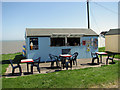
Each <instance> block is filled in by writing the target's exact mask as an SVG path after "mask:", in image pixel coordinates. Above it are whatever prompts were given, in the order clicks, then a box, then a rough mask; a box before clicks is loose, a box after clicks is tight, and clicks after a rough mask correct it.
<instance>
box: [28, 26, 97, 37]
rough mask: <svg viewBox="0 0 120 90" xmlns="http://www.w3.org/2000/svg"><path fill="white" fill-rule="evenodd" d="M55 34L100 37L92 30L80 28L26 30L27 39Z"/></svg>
mask: <svg viewBox="0 0 120 90" xmlns="http://www.w3.org/2000/svg"><path fill="white" fill-rule="evenodd" d="M55 34H61V35H65V34H66V35H67V34H69V35H75V34H76V35H78V34H79V35H86V36H98V34H97V33H96V32H94V31H93V30H92V29H80V28H26V36H27V37H32V36H34V37H38V36H51V35H55Z"/></svg>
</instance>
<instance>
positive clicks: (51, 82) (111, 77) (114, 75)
mask: <svg viewBox="0 0 120 90" xmlns="http://www.w3.org/2000/svg"><path fill="white" fill-rule="evenodd" d="M101 50H103V49H101ZM21 54H22V53H15V54H4V55H2V62H3V63H4V64H2V74H4V73H5V71H6V68H7V67H8V65H9V63H8V60H9V59H12V60H19V59H21V58H23V57H21ZM16 56H17V57H16ZM115 62H116V63H115V64H112V65H107V66H106V65H105V66H102V67H96V68H93V67H92V68H85V69H78V70H67V71H59V72H54V73H48V74H37V75H29V76H22V77H17V78H2V87H3V88H89V87H91V86H96V85H97V86H100V87H102V85H103V84H108V83H112V82H114V81H117V80H118V61H115Z"/></svg>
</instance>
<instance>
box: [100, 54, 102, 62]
mask: <svg viewBox="0 0 120 90" xmlns="http://www.w3.org/2000/svg"><path fill="white" fill-rule="evenodd" d="M100 63H102V55H100Z"/></svg>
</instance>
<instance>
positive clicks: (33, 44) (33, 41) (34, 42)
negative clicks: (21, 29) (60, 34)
mask: <svg viewBox="0 0 120 90" xmlns="http://www.w3.org/2000/svg"><path fill="white" fill-rule="evenodd" d="M30 50H38V38H30Z"/></svg>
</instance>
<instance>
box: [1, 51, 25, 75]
mask: <svg viewBox="0 0 120 90" xmlns="http://www.w3.org/2000/svg"><path fill="white" fill-rule="evenodd" d="M22 58H23V57H22V53H14V54H2V75H4V73H5V72H6V68H7V67H8V65H9V64H10V62H9V59H11V60H13V61H14V63H15V62H17V61H19V60H21V59H22Z"/></svg>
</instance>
